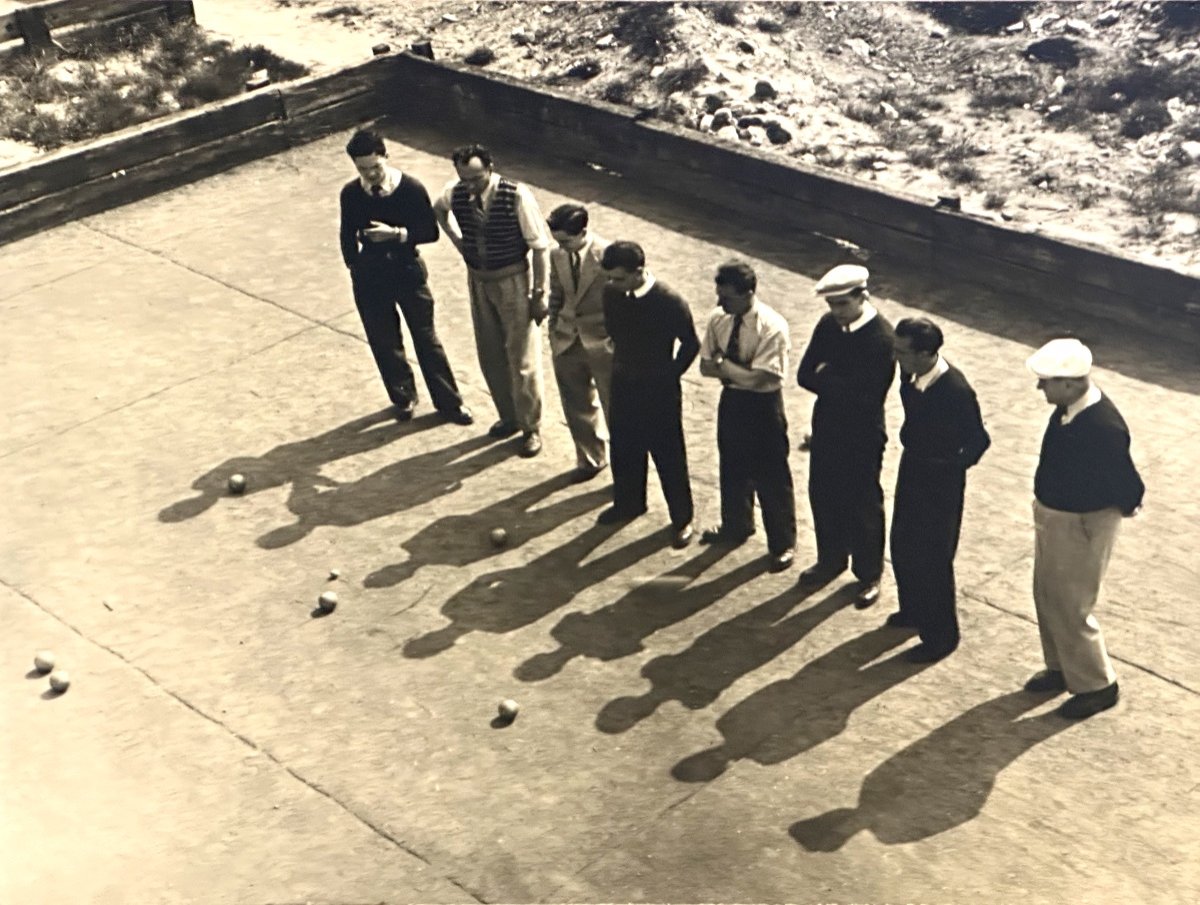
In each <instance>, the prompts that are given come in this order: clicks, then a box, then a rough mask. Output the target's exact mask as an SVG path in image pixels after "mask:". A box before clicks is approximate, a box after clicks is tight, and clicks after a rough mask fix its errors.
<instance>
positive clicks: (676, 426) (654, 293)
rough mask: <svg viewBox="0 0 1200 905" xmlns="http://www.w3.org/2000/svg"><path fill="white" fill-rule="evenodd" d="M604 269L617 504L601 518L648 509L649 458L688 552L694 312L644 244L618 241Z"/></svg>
mask: <svg viewBox="0 0 1200 905" xmlns="http://www.w3.org/2000/svg"><path fill="white" fill-rule="evenodd" d="M600 266H601V267H602V268H603V270H604V277H605V279H606V281H607V286H606V287H605V290H604V325H605V329H606V330H607V332H608V335H609V336H610V337H611V338H612V341H613V368H612V390H611V398H612V401H611V407H612V423H611V424H610V425H609V430H610V433H611V435H612V436H611V438H610V440H609V445H610V449H609V464H610V465H611V467H612V474H613V505H612V506H611V507H609V508H608V509H606V510H604V511H603V512H601V513H600V516H599V518H598V521H599V522H600V523H601V524H618V523H620V522H624V521H629V520H631V519H634V518H637V517H638V516H639V515H641V514H642V513H644V512H645V511H646V477H647V462H646V457H647V455H650V456H653V457H654V465H655V467H656V468H657V469H658V479H659V481H660V482H661V483H662V490H663V496H665V497H666V499H667V509H668V510H669V512H670V515H671V530H672V533H673V543H674V545H675V546H676V547H685V546H687V545H688V543H690V542H691V539H692V534H693V530H692V516H693V509H692V485H691V482H690V480H689V478H688V466H687V449H686V447H685V446H684V440H683V389H682V387H681V385H680V378H681V377H682V376H683V374H684V372H685V371H687V369H688V368H689V367H691V364H692V362H693V361H695V359H696V355H697V353H698V352H699V351H700V340H699V338H697V336H696V328H695V326H694V325H693V323H692V313H691V310H690V309H689V308H688V305H687V302H685V301H684V300H683V299H682V298H681V297H680V296H679V294H678V293H676V292H674V291H673V290H671V289H670V288H669V287H667V286H665V285H664V284H663V283H661V282H659V281H658V280H657V279H655V277H654V275H653V274H652V273H650V272H649V271H648V270H646V256H645V254H644V253H643V251H642V248H641V246H640V245H637V244H636V243H633V242H613V243H612V244H611V245H609V246H608V247H607V248H606V249H604V255H603V257H602V258H601V260H600ZM677 344H678V349H676V345H677Z"/></svg>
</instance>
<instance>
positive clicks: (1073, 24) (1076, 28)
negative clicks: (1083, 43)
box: [1063, 19, 1094, 35]
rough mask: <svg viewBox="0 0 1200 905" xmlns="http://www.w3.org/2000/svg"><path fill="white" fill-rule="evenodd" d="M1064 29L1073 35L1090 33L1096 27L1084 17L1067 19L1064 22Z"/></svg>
mask: <svg viewBox="0 0 1200 905" xmlns="http://www.w3.org/2000/svg"><path fill="white" fill-rule="evenodd" d="M1063 31H1065V32H1067V33H1068V34H1072V35H1090V34H1091V33H1092V32H1093V31H1094V29H1093V28H1092V26H1091V25H1089V24H1088V23H1087V22H1084V21H1083V20H1082V19H1067V20H1066V21H1065V22H1063Z"/></svg>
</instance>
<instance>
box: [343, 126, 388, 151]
mask: <svg viewBox="0 0 1200 905" xmlns="http://www.w3.org/2000/svg"><path fill="white" fill-rule="evenodd" d="M346 153H347V154H349V155H350V156H351V157H368V156H370V155H371V154H378V155H379V156H380V157H386V156H387V146H386V145H385V144H384V143H383V136H382V135H380V134H379V133H378V132H376V131H375V130H374V129H359V130H358V131H357V132H355V133H354V134H353V135H351V136H350V140H349V141H348V142H346Z"/></svg>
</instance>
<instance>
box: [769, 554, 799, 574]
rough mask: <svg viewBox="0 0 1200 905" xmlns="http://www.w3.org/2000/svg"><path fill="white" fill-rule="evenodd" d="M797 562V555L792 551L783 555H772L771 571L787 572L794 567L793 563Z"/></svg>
mask: <svg viewBox="0 0 1200 905" xmlns="http://www.w3.org/2000/svg"><path fill="white" fill-rule="evenodd" d="M795 561H796V554H795V552H793V551H792V550H784V551H783V552H782V553H772V554H771V571H772V572H785V571H787V570H788V569H790V568H791V567H792V563H794V562H795Z"/></svg>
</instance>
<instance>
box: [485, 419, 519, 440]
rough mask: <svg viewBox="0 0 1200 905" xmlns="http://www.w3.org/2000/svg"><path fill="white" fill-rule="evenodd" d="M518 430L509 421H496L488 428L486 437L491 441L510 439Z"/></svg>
mask: <svg viewBox="0 0 1200 905" xmlns="http://www.w3.org/2000/svg"><path fill="white" fill-rule="evenodd" d="M517 430H518V427H517V426H516V425H515V424H513V423H512V422H511V421H497V422H496V423H495V424H493V425H492V426H491V427H489V428H488V436H489V437H491V438H492V439H493V440H503V439H504V438H505V437H511V436H512V435H513V434H515V433H516V432H517Z"/></svg>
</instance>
